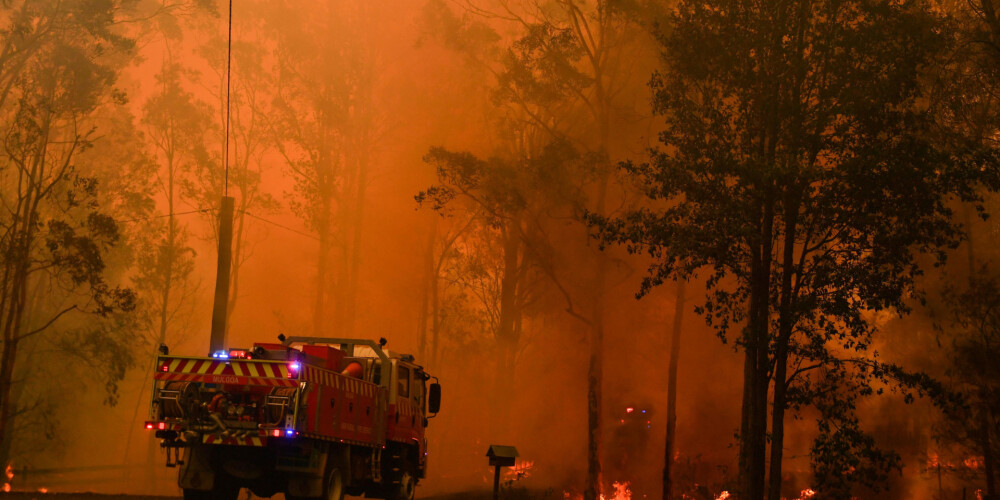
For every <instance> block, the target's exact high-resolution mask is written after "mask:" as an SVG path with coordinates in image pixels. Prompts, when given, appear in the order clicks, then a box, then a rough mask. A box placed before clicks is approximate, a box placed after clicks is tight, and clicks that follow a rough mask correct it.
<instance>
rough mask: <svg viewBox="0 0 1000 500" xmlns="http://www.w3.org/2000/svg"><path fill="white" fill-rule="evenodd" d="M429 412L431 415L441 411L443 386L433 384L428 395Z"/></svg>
mask: <svg viewBox="0 0 1000 500" xmlns="http://www.w3.org/2000/svg"><path fill="white" fill-rule="evenodd" d="M427 411H428V412H430V413H437V412H439V411H441V384H438V383H434V384H431V388H430V392H429V393H428V394H427Z"/></svg>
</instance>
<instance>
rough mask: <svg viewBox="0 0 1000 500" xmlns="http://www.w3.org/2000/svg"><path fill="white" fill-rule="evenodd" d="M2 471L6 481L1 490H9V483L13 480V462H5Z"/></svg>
mask: <svg viewBox="0 0 1000 500" xmlns="http://www.w3.org/2000/svg"><path fill="white" fill-rule="evenodd" d="M3 473H4V475H5V476H7V481H5V482H4V483H3V491H4V492H9V491H10V483H11V482H12V481H14V464H13V463H9V464H7V468H6V469H4V470H3Z"/></svg>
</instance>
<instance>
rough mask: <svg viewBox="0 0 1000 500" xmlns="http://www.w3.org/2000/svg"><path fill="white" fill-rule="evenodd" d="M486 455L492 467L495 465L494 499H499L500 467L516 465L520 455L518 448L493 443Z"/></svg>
mask: <svg viewBox="0 0 1000 500" xmlns="http://www.w3.org/2000/svg"><path fill="white" fill-rule="evenodd" d="M486 456H487V457H489V459H490V467H493V500H497V499H498V498H500V468H501V467H513V466H514V461H515V460H517V457H518V454H517V448H515V447H513V446H503V445H499V444H491V445H490V448H489V449H488V450H486Z"/></svg>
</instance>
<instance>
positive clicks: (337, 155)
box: [272, 2, 387, 335]
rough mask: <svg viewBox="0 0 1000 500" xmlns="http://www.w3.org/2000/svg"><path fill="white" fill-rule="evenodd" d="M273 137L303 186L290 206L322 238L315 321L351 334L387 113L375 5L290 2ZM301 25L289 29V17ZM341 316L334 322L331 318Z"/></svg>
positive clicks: (319, 328) (282, 34) (280, 24)
mask: <svg viewBox="0 0 1000 500" xmlns="http://www.w3.org/2000/svg"><path fill="white" fill-rule="evenodd" d="M281 5H282V6H283V7H282V9H283V10H282V12H284V17H283V19H281V20H280V21H278V20H276V21H275V22H276V24H275V25H274V26H272V29H273V30H275V32H276V33H278V35H277V51H276V62H275V67H276V75H277V81H276V83H275V85H276V90H275V96H276V97H275V99H274V106H275V123H274V137H275V140H276V143H277V149H278V151H279V153H280V154H281V156H282V158H283V159H284V162H285V166H286V169H287V171H288V173H289V174H290V176H291V177H292V179H293V180H294V182H295V184H294V187H293V189H292V190H291V192H289V193H288V197H289V199H290V203H289V205H290V206H291V208H292V210H293V212H295V214H296V215H297V216H298V217H300V218H301V219H302V220H303V221H304V222H305V224H306V226H307V227H308V228H309V229H310V230H311V231H312V232H314V233H316V236H317V238H318V240H319V249H318V257H317V265H316V268H317V269H316V295H315V299H314V304H313V324H314V328H315V330H316V332H318V333H317V334H319V332H324V331H328V330H329V328H331V327H332V326H334V325H335V326H336V328H337V329H338V331H341V332H342V333H343V334H344V335H348V334H349V332H350V331H351V330H352V329H353V324H354V318H355V315H356V309H357V293H358V291H357V289H358V275H359V272H360V268H361V257H362V252H361V244H362V237H363V218H364V207H365V206H366V203H368V200H367V198H366V196H367V195H366V193H367V188H368V184H369V182H370V173H371V170H372V168H373V167H374V165H375V164H376V162H377V159H378V158H377V157H378V155H377V152H378V151H377V146H378V145H379V144H380V143H381V141H382V139H383V135H384V132H385V127H386V114H387V111H386V110H385V109H384V108H383V101H384V99H385V97H386V96H385V95H383V94H382V93H381V90H383V86H382V85H381V82H380V74H381V73H382V70H383V69H384V64H385V63H384V61H383V58H382V54H381V53H380V49H379V46H378V45H377V44H376V43H375V40H376V37H375V36H374V33H372V32H371V31H370V30H369V29H368V25H367V24H366V23H368V22H370V21H372V20H375V19H379V13H380V10H379V9H381V8H384V7H380V6H378V5H377V4H372V3H370V2H357V3H343V4H337V3H331V4H326V5H316V6H312V7H311V8H310V9H300V8H298V7H299V4H298V3H296V2H290V3H285V4H281ZM289 23H291V24H292V25H294V27H293V28H291V29H289V28H288V24H289ZM331 320H332V321H331Z"/></svg>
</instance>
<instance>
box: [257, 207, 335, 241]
mask: <svg viewBox="0 0 1000 500" xmlns="http://www.w3.org/2000/svg"><path fill="white" fill-rule="evenodd" d="M241 212H243V215H248V216H250V217H253V218H254V219H257V220H259V221H261V222H266V223H268V224H271V225H273V226H277V227H280V228H281V229H284V230H286V231H291V232H293V233H295V234H298V235H300V236H305V237H306V238H309V239H311V240H315V241H319V238H317V237H316V236H313V235H311V234H309V233H307V232H305V231H299V230H298V229H294V228H291V227H288V226H286V225H284V224H278V223H277V222H274V221H269V220H267V219H265V218H263V217H258V216H256V215H254V214H252V213H250V212H247V211H246V210H241Z"/></svg>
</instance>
